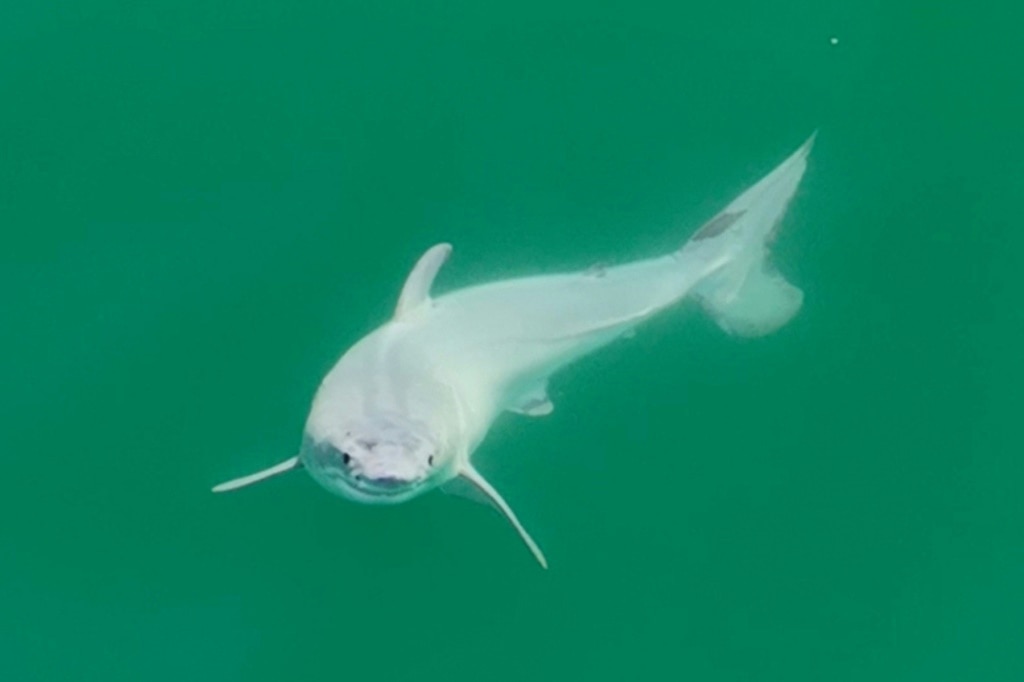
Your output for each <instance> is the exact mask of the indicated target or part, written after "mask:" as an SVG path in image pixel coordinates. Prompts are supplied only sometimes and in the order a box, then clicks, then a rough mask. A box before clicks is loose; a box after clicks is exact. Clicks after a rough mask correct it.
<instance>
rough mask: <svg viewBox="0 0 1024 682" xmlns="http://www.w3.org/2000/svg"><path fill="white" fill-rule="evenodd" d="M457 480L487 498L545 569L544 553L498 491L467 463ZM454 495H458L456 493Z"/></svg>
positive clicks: (546, 564)
mask: <svg viewBox="0 0 1024 682" xmlns="http://www.w3.org/2000/svg"><path fill="white" fill-rule="evenodd" d="M459 478H461V479H462V480H463V481H465V482H466V483H469V484H470V485H472V487H473V488H475V489H476V492H478V493H479V494H481V495H483V496H484V497H485V498H487V501H489V502H490V503H491V504H492V505H493V506H494V507H495V508H496V509H497V510H498V511H500V512H501V513H502V515H503V516H504V517H505V518H506V519H508V521H509V523H511V524H512V526H513V527H514V528H515V529H516V532H518V533H519V537H520V538H522V539H523V542H525V543H526V546H527V547H529V548H530V552H532V553H533V556H534V558H535V559H537V561H538V563H540V565H541V566H542V567H544V568H547V567H548V560H547V559H545V558H544V553H543V552H541V551H540V547H538V546H537V543H536V542H534V541H533V538H531V537H530V534H529V533H527V532H526V529H525V528H523V524H521V523H519V519H518V518H516V515H515V512H513V511H512V507H510V506H508V502H506V501H505V500H504V499H503V498H502V497H501V495H500V494H499V493H498V491H497V490H495V489H494V486H492V485H491V484H490V483H488V482H487V479H485V478H484V477H483V476H481V475H480V472H479V471H477V470H476V469H474V468H473V466H472V465H471V464H469V463H468V462H467V463H466V464H465V465H463V466H462V467H461V468H460V469H459ZM456 494H459V493H458V492H456Z"/></svg>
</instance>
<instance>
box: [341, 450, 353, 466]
mask: <svg viewBox="0 0 1024 682" xmlns="http://www.w3.org/2000/svg"><path fill="white" fill-rule="evenodd" d="M341 461H342V463H344V464H345V465H348V463H349V462H351V461H352V455H350V454H348V453H347V452H343V453H341Z"/></svg>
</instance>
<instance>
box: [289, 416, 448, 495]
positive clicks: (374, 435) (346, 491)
mask: <svg viewBox="0 0 1024 682" xmlns="http://www.w3.org/2000/svg"><path fill="white" fill-rule="evenodd" d="M299 458H300V459H301V461H302V464H303V465H304V466H305V467H306V469H307V470H308V471H309V473H310V474H311V475H312V476H313V478H314V479H316V481H317V482H318V483H320V485H322V486H323V487H325V488H327V489H328V490H329V491H331V492H333V493H335V494H338V495H341V496H342V497H346V498H348V499H350V500H354V501H356V502H369V503H379V504H393V503H397V502H404V501H406V500H408V499H410V498H412V497H415V496H417V495H419V494H421V493H423V492H426V491H427V490H430V489H431V488H434V487H436V486H437V485H439V484H440V483H442V482H443V481H444V480H446V479H447V478H450V477H451V475H450V474H449V473H448V469H449V468H450V467H448V466H447V465H448V463H449V462H450V460H451V457H446V456H445V452H444V450H443V448H441V446H440V443H439V442H438V439H436V438H434V437H432V435H431V434H430V432H429V430H428V429H426V428H425V427H423V426H421V425H419V424H416V423H414V422H411V421H406V420H402V419H400V418H397V417H394V416H391V417H384V418H373V419H363V420H360V421H356V422H352V423H349V424H347V425H346V428H345V430H344V431H342V432H335V433H332V434H330V435H328V436H327V437H326V438H323V439H322V440H317V439H315V438H313V437H312V436H310V435H309V434H308V433H307V435H306V436H305V438H304V439H303V444H302V449H301V451H300V454H299Z"/></svg>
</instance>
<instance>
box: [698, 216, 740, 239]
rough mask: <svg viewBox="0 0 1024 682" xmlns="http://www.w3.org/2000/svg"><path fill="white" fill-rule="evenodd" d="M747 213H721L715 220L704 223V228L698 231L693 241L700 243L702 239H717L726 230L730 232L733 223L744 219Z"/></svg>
mask: <svg viewBox="0 0 1024 682" xmlns="http://www.w3.org/2000/svg"><path fill="white" fill-rule="evenodd" d="M744 213H746V211H738V212H736V213H725V212H722V213H719V214H718V215H716V216H715V217H714V218H712V219H711V220H709V221H708V222H706V223H704V226H703V227H701V228H700V229H699V230H697V234H695V235H693V241H695V242H699V241H700V240H702V239H710V238H712V237H717V236H718V235H720V234H722V233H723V232H725V231H726V230H728V229H729V228H730V227H731V226H732V224H733V223H735V222H736V221H737V220H739V219H740V218H742V217H743V214H744Z"/></svg>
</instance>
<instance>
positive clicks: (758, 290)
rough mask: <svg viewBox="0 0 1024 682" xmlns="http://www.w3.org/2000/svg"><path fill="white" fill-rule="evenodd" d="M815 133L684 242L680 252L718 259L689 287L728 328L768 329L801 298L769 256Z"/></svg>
mask: <svg viewBox="0 0 1024 682" xmlns="http://www.w3.org/2000/svg"><path fill="white" fill-rule="evenodd" d="M816 134H817V133H815V135H816ZM815 135H811V137H810V138H809V139H808V140H807V141H806V142H804V144H803V145H802V146H801V147H800V148H799V149H798V150H796V151H795V152H794V153H793V154H792V155H791V156H790V157H789V158H788V159H786V160H785V161H783V162H782V163H781V164H780V165H779V166H778V167H777V168H776V169H775V170H773V171H772V172H771V173H769V174H768V175H767V176H765V177H764V178H763V179H762V180H761V181H760V182H758V183H757V184H756V185H754V186H753V187H751V188H750V189H748V190H747V191H746V192H744V193H743V194H741V195H740V196H739V197H738V198H737V199H735V200H734V201H733V202H732V203H731V204H729V205H728V206H727V207H726V208H725V210H723V211H722V212H721V213H719V214H718V215H717V216H715V217H714V218H712V219H711V220H710V221H708V222H707V223H706V224H705V225H704V226H703V227H701V229H700V230H698V231H697V233H696V234H694V235H693V237H692V238H691V239H690V241H688V242H687V243H686V244H685V245H684V246H683V249H682V252H681V255H683V256H684V257H685V256H688V255H695V256H698V257H699V258H701V259H702V260H706V261H711V260H714V261H719V262H721V263H722V265H720V266H719V267H717V268H716V269H715V270H714V271H713V272H712V273H711V274H709V275H708V276H707V277H705V278H703V279H702V280H701V281H700V282H699V283H698V284H697V285H696V286H695V287H694V288H693V294H694V296H695V298H696V299H697V300H698V301H699V302H700V304H701V306H702V307H703V308H704V310H705V311H707V313H708V314H709V315H711V317H712V318H714V320H715V322H717V323H718V326H719V327H721V328H722V329H724V330H725V331H726V332H728V333H730V334H735V335H738V336H762V335H764V334H770V333H771V332H773V331H775V330H776V329H778V328H779V327H781V326H783V325H784V324H786V323H787V322H789V321H790V320H791V319H792V318H793V316H794V315H796V313H797V311H798V310H800V306H801V304H802V303H803V298H804V295H803V292H802V291H800V289H798V288H797V287H795V286H793V285H792V284H790V283H789V282H787V281H786V280H785V279H784V278H783V277H782V275H780V274H779V272H778V271H777V270H776V269H775V267H774V266H773V265H772V264H771V263H770V261H769V259H768V256H769V252H770V249H771V245H772V242H773V241H774V239H775V236H776V233H777V231H778V227H779V223H780V221H781V220H782V216H783V214H784V213H785V212H786V206H787V205H788V204H789V201H790V199H791V198H792V197H793V194H794V193H795V192H796V188H797V186H798V185H799V184H800V178H802V177H803V174H804V170H805V169H806V168H807V155H808V154H809V153H810V151H811V146H812V145H813V144H814V137H815Z"/></svg>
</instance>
